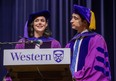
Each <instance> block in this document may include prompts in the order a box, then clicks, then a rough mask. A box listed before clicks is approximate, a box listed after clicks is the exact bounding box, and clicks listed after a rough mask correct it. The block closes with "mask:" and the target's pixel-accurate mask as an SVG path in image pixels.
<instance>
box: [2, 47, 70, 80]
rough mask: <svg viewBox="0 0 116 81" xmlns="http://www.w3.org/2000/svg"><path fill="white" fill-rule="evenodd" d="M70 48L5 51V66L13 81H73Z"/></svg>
mask: <svg viewBox="0 0 116 81" xmlns="http://www.w3.org/2000/svg"><path fill="white" fill-rule="evenodd" d="M70 52H71V51H70V49H69V48H49V49H48V48H46V49H5V50H4V56H3V59H4V60H3V65H4V66H5V67H6V68H7V70H8V71H9V72H10V75H11V77H13V81H72V77H71V73H70V69H69V64H70V57H71V55H70V54H71V53H70Z"/></svg>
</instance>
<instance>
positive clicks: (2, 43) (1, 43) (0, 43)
mask: <svg viewBox="0 0 116 81" xmlns="http://www.w3.org/2000/svg"><path fill="white" fill-rule="evenodd" d="M22 43H28V42H0V45H4V44H22Z"/></svg>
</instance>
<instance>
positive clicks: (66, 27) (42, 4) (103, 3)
mask: <svg viewBox="0 0 116 81" xmlns="http://www.w3.org/2000/svg"><path fill="white" fill-rule="evenodd" d="M73 4H78V5H82V6H86V7H88V8H90V9H92V11H94V12H95V15H96V25H97V30H96V31H97V32H98V33H100V34H102V35H103V36H104V38H105V40H106V42H107V45H108V51H109V57H110V64H111V72H112V81H116V70H115V68H116V55H115V54H116V43H115V41H116V33H115V31H116V28H115V27H116V22H115V20H116V16H115V11H116V9H115V4H116V3H115V0H0V42H14V41H18V39H20V37H23V33H24V32H23V31H24V25H25V22H26V20H27V19H28V16H29V14H30V13H32V12H36V11H41V10H44V9H47V10H49V11H50V13H51V18H50V21H49V28H50V30H51V31H52V33H53V37H54V38H56V39H57V40H58V41H60V43H61V45H62V47H65V45H66V43H67V42H68V41H69V40H70V39H71V38H72V36H73V35H74V34H75V33H76V32H75V31H74V30H72V29H71V26H70V18H71V11H72V10H71V9H72V5H73ZM13 48H14V45H0V81H2V77H3V76H4V75H5V73H6V70H5V68H4V67H3V61H2V60H3V50H4V49H13Z"/></svg>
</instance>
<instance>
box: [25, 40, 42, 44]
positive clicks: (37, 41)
mask: <svg viewBox="0 0 116 81" xmlns="http://www.w3.org/2000/svg"><path fill="white" fill-rule="evenodd" d="M25 43H27V44H29V43H36V44H39V45H42V44H43V41H42V40H27V41H26V42H25Z"/></svg>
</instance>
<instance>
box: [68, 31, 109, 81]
mask: <svg viewBox="0 0 116 81" xmlns="http://www.w3.org/2000/svg"><path fill="white" fill-rule="evenodd" d="M77 39H80V40H81V43H80V49H79V50H78V54H79V55H78V62H77V63H78V64H76V65H78V66H75V67H77V68H76V71H75V72H74V75H73V76H74V79H75V80H76V81H111V72H110V64H109V57H108V50H107V45H106V42H105V40H104V38H103V37H102V36H101V35H99V34H97V33H95V32H85V33H82V34H77V35H75V36H74V37H73V38H72V39H71V41H70V42H69V43H68V44H67V45H66V48H71V52H72V55H71V59H73V57H72V56H73V50H74V43H75V41H76V40H77ZM76 61H77V60H76ZM71 64H72V63H71Z"/></svg>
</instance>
